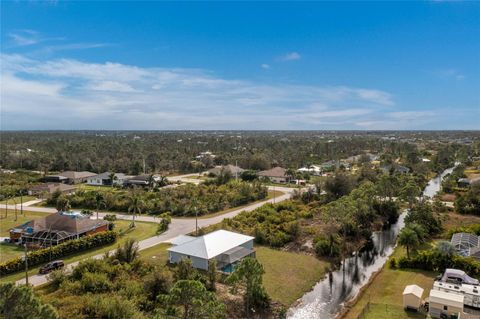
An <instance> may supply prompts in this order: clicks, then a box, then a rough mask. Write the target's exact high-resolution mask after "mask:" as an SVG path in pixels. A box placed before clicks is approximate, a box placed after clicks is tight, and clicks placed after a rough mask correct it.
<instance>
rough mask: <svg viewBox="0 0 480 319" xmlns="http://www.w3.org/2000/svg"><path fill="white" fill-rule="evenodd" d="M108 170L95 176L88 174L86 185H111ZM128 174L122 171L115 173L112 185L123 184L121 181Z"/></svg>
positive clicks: (126, 177)
mask: <svg viewBox="0 0 480 319" xmlns="http://www.w3.org/2000/svg"><path fill="white" fill-rule="evenodd" d="M110 174H111V173H110V172H104V173H102V174H98V175H95V176H90V177H89V178H87V185H92V186H111V185H112V180H111V178H110ZM128 177H129V176H127V175H125V174H123V173H115V177H114V179H113V185H117V186H123V183H124V182H125V180H126V179H128Z"/></svg>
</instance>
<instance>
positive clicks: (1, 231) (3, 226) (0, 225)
mask: <svg viewBox="0 0 480 319" xmlns="http://www.w3.org/2000/svg"><path fill="white" fill-rule="evenodd" d="M23 212H24V215H22V214H20V209H17V220H16V221H15V210H14V209H8V210H7V218H4V217H5V209H1V207H0V216H1V219H0V237H8V236H9V230H10V228H13V227H15V226H18V225H21V224H23V223H25V222H27V221H29V220H32V219H35V218H39V217H44V216H46V215H47V214H48V213H40V212H30V211H27V210H25V209H24V210H23Z"/></svg>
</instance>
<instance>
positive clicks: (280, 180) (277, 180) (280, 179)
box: [269, 177, 287, 184]
mask: <svg viewBox="0 0 480 319" xmlns="http://www.w3.org/2000/svg"><path fill="white" fill-rule="evenodd" d="M269 178H270V180H271V181H272V182H273V183H279V184H283V183H286V182H287V179H286V178H285V177H269Z"/></svg>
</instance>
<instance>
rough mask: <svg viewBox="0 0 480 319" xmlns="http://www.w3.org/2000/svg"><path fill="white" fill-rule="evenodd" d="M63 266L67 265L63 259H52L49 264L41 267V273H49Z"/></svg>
mask: <svg viewBox="0 0 480 319" xmlns="http://www.w3.org/2000/svg"><path fill="white" fill-rule="evenodd" d="M63 266H65V264H64V263H63V260H55V261H51V262H49V263H48V264H46V265H44V266H43V267H41V268H40V271H39V273H40V274H48V273H49V272H51V271H54V270H57V269H61V268H63Z"/></svg>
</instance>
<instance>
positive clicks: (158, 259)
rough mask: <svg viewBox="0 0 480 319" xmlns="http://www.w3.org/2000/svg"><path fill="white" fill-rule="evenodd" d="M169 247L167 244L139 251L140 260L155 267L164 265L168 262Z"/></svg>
mask: <svg viewBox="0 0 480 319" xmlns="http://www.w3.org/2000/svg"><path fill="white" fill-rule="evenodd" d="M170 246H171V245H170V244H167V243H162V244H158V245H155V246H152V247H150V248H147V249H145V250H142V251H140V258H141V259H143V260H145V261H148V262H150V263H153V264H155V265H160V266H161V265H165V264H166V263H167V261H168V251H167V248H169V247H170Z"/></svg>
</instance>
